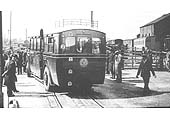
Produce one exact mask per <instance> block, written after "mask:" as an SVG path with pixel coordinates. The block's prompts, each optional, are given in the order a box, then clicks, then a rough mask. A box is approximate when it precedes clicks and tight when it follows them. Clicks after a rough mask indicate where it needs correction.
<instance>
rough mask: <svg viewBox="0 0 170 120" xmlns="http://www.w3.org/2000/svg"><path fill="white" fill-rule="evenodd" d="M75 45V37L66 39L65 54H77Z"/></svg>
mask: <svg viewBox="0 0 170 120" xmlns="http://www.w3.org/2000/svg"><path fill="white" fill-rule="evenodd" d="M75 44H76V41H75V37H66V39H65V45H66V46H65V47H66V48H65V49H66V51H65V53H68V54H69V53H75Z"/></svg>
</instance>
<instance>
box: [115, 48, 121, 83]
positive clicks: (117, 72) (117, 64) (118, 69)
mask: <svg viewBox="0 0 170 120" xmlns="http://www.w3.org/2000/svg"><path fill="white" fill-rule="evenodd" d="M115 75H116V82H118V83H121V82H122V55H121V52H120V51H116V52H115Z"/></svg>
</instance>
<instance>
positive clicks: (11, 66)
mask: <svg viewBox="0 0 170 120" xmlns="http://www.w3.org/2000/svg"><path fill="white" fill-rule="evenodd" d="M14 59H15V57H14V55H12V54H10V55H9V58H8V61H7V62H6V64H5V68H4V70H5V72H4V73H3V74H2V77H4V78H5V81H4V85H6V86H7V95H8V97H13V96H15V95H14V94H13V91H14V92H18V91H17V90H16V87H15V82H16V81H17V77H16V75H15V73H16V66H15V61H14Z"/></svg>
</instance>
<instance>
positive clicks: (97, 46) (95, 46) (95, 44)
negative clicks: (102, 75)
mask: <svg viewBox="0 0 170 120" xmlns="http://www.w3.org/2000/svg"><path fill="white" fill-rule="evenodd" d="M101 49H102V48H101V40H100V38H92V53H93V54H100V53H101Z"/></svg>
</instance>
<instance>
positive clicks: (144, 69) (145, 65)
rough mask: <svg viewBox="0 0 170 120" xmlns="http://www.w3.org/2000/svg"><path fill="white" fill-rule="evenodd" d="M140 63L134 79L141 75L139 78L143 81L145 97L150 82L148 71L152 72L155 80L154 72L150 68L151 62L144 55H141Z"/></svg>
mask: <svg viewBox="0 0 170 120" xmlns="http://www.w3.org/2000/svg"><path fill="white" fill-rule="evenodd" d="M142 57H143V58H142V61H141V63H140V66H139V68H138V72H137V75H136V78H138V76H139V74H140V73H141V77H142V78H143V81H144V90H143V94H144V95H147V94H149V93H150V89H149V80H150V76H151V75H150V71H151V72H152V74H153V76H154V77H155V78H156V75H155V72H154V70H153V68H152V61H151V60H150V59H149V58H148V56H147V55H146V54H143V55H142Z"/></svg>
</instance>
